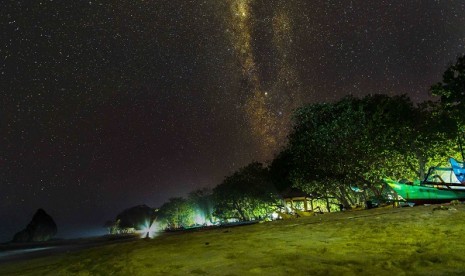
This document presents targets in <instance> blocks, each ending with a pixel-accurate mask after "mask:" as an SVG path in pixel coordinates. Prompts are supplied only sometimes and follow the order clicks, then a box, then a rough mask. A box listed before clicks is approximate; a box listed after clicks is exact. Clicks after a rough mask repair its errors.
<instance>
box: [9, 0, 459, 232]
mask: <svg viewBox="0 0 465 276" xmlns="http://www.w3.org/2000/svg"><path fill="white" fill-rule="evenodd" d="M0 22H1V23H0V27H1V38H2V39H1V42H0V101H1V102H0V134H1V136H0V139H1V143H0V221H2V223H0V241H5V240H8V239H10V238H11V237H12V235H13V234H14V233H15V232H16V231H18V230H20V229H22V228H23V227H25V225H26V224H27V223H28V222H29V220H30V218H31V217H32V215H33V213H34V212H35V211H36V210H37V209H38V208H44V209H45V210H46V211H47V212H48V213H49V214H50V215H51V216H52V217H54V218H55V221H56V222H57V224H58V229H59V236H61V237H71V236H76V235H77V234H78V233H81V234H86V235H87V234H89V235H90V234H93V233H97V232H98V231H103V230H104V229H103V228H102V225H103V223H104V222H105V221H106V220H108V219H112V218H114V217H115V216H116V214H117V213H118V212H119V211H121V210H123V209H125V208H127V207H131V206H133V205H137V204H143V203H145V204H147V205H149V206H153V207H158V206H160V205H161V204H162V203H163V202H165V201H166V200H167V199H168V198H170V197H174V196H183V195H185V194H186V193H187V192H189V191H192V190H195V189H197V188H202V187H213V186H215V185H217V184H219V183H220V182H221V181H222V179H223V178H224V176H226V175H228V174H230V173H231V172H233V171H234V170H236V169H238V168H239V167H241V166H244V165H246V164H248V163H249V162H251V161H254V160H256V161H261V162H266V161H269V160H271V159H272V158H273V155H274V154H276V153H277V152H278V151H279V149H280V148H282V146H283V145H284V144H285V142H286V135H287V134H288V131H289V128H290V122H289V119H290V116H291V114H292V110H293V109H295V108H296V107H299V106H301V105H303V104H305V103H315V102H322V101H334V100H337V99H339V98H340V97H342V96H344V95H348V94H352V95H356V96H363V95H367V94H371V93H385V94H389V95H396V94H404V93H405V94H408V95H409V96H410V97H411V98H412V99H413V100H414V101H415V102H421V101H423V100H426V99H429V93H428V88H429V86H430V85H431V84H433V83H435V82H437V81H439V80H440V78H441V74H442V72H443V71H444V70H445V68H446V67H447V66H448V65H449V64H451V63H452V62H453V61H454V60H455V59H456V57H457V56H458V55H462V54H465V0H458V1H439V0H435V1H433V0H429V1H426V0H425V1H404V0H390V1H384V0H379V1H365V0H354V1H348V0H339V1H330V0H327V1H303V0H300V1H297V0H286V1H284V0H280V1H278V0H198V1H193V0H157V1H154V0H131V1H129V0H120V1H101V0H90V1H79V0H77V1H58V0H42V1H5V3H3V4H2V8H1V9H0Z"/></svg>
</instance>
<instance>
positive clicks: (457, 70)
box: [431, 55, 465, 126]
mask: <svg viewBox="0 0 465 276" xmlns="http://www.w3.org/2000/svg"><path fill="white" fill-rule="evenodd" d="M431 93H432V94H433V95H435V96H439V97H440V99H441V104H442V105H443V107H444V109H443V110H444V111H446V112H448V113H450V115H451V116H452V117H453V118H455V119H456V120H457V122H458V124H459V125H460V126H463V125H465V55H463V56H461V57H458V58H457V61H456V63H455V64H453V65H450V66H449V68H447V69H446V71H445V72H444V74H443V75H442V82H439V83H437V84H435V85H433V86H432V87H431Z"/></svg>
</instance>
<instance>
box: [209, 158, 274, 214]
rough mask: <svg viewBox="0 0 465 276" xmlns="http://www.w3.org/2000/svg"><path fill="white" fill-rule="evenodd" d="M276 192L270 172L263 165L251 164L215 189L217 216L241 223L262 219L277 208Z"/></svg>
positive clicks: (227, 178)
mask: <svg viewBox="0 0 465 276" xmlns="http://www.w3.org/2000/svg"><path fill="white" fill-rule="evenodd" d="M274 191H275V189H274V187H273V185H272V183H271V182H270V179H269V175H268V170H267V169H266V168H264V167H263V165H262V164H260V163H257V162H254V163H251V164H249V165H247V166H245V167H243V168H241V169H239V170H238V171H237V172H235V173H233V174H232V175H230V176H228V177H226V179H225V180H224V181H223V182H222V183H221V184H220V185H218V186H216V187H215V188H214V189H213V196H214V199H215V216H217V217H219V218H221V219H222V220H227V219H231V218H235V219H238V220H241V221H248V220H251V219H258V218H263V217H265V216H267V215H269V214H270V213H271V212H272V209H273V208H274V206H276V204H277V197H276V194H275V193H274Z"/></svg>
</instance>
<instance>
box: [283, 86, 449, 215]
mask: <svg viewBox="0 0 465 276" xmlns="http://www.w3.org/2000/svg"><path fill="white" fill-rule="evenodd" d="M433 110H434V109H433V108H432V107H431V106H427V105H424V106H415V105H414V104H413V103H412V102H411V101H410V99H408V98H407V97H406V96H404V95H402V96H394V97H389V96H387V95H372V96H367V97H365V98H363V99H357V98H354V97H346V98H343V99H341V100H340V101H338V102H336V103H331V104H329V103H319V104H313V105H308V106H304V107H303V108H301V109H299V110H298V111H297V112H296V114H295V117H294V129H293V132H292V133H291V135H290V140H289V141H290V142H289V150H290V152H291V154H292V156H293V162H294V168H293V169H292V172H291V178H292V181H293V184H294V186H296V187H299V188H301V189H303V190H305V191H306V192H309V193H316V194H320V195H323V196H326V197H335V198H337V199H338V200H339V201H340V202H342V203H343V204H344V205H345V206H346V207H347V206H349V205H353V203H354V201H356V200H358V199H357V198H356V197H355V195H354V194H353V193H352V191H351V189H350V188H351V186H363V187H365V188H368V189H370V190H371V191H372V192H373V193H374V195H376V196H380V195H381V192H382V187H383V185H382V178H383V177H386V176H390V177H393V176H396V177H399V178H406V177H408V178H415V177H422V176H424V174H425V171H426V169H427V165H428V164H429V163H431V162H438V158H439V156H441V157H442V160H444V161H445V160H446V158H444V153H446V152H447V153H451V152H452V151H451V150H452V148H451V144H450V143H449V141H450V136H449V133H450V132H449V131H448V130H449V129H448V128H447V127H444V126H445V125H447V124H443V121H441V120H440V119H439V118H437V116H436V115H435V113H434V112H433Z"/></svg>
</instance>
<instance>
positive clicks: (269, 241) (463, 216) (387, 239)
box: [0, 205, 465, 276]
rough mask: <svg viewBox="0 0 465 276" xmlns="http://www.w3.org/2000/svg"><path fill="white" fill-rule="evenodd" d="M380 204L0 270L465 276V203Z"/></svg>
mask: <svg viewBox="0 0 465 276" xmlns="http://www.w3.org/2000/svg"><path fill="white" fill-rule="evenodd" d="M435 208H436V209H438V208H437V206H419V207H414V208H408V207H407V208H379V209H372V210H364V211H354V212H343V213H331V214H325V215H320V216H314V217H307V218H305V217H303V218H299V219H293V220H284V221H275V222H267V223H261V224H255V225H249V226H242V227H234V228H218V229H212V230H208V231H197V232H186V233H171V234H163V235H160V236H159V237H157V238H155V239H153V240H138V241H134V242H127V243H119V244H111V245H106V246H101V247H97V248H92V249H86V250H83V251H80V252H75V253H66V254H61V255H55V256H51V257H46V258H41V259H33V260H28V261H21V262H14V263H9V264H3V265H1V266H0V275H70V274H76V275H231V276H232V275H237V276H239V275H394V274H395V275H464V274H465V243H464V242H463V241H464V235H465V224H464V222H465V206H463V205H458V206H450V210H434V209H435Z"/></svg>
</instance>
